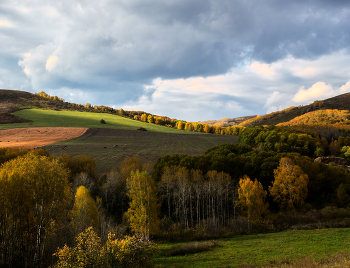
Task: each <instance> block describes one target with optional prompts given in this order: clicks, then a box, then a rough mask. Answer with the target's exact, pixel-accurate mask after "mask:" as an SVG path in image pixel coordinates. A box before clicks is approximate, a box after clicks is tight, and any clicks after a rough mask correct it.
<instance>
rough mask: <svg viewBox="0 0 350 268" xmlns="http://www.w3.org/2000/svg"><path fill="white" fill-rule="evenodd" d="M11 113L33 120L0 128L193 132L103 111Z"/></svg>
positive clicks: (37, 110) (22, 111)
mask: <svg viewBox="0 0 350 268" xmlns="http://www.w3.org/2000/svg"><path fill="white" fill-rule="evenodd" d="M13 114H14V115H16V116H18V117H20V118H24V119H29V120H32V121H33V122H32V123H16V124H1V125H0V129H10V128H24V127H84V128H110V129H124V130H136V129H138V128H139V127H144V128H146V129H147V130H148V131H151V132H162V133H181V134H193V132H189V131H182V130H177V129H172V128H168V127H164V126H158V125H155V124H148V123H144V122H140V121H136V120H131V119H128V118H124V117H121V116H118V115H112V114H104V113H88V112H77V111H54V110H40V109H24V110H20V111H17V112H15V113H13ZM101 119H104V120H105V121H106V122H107V124H101V123H100V120H101ZM197 134H198V133H197Z"/></svg>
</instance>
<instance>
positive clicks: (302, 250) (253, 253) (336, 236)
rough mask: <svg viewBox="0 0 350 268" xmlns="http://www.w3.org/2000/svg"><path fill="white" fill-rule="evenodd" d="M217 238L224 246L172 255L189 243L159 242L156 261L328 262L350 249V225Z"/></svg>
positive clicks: (166, 263) (178, 263) (166, 264)
mask: <svg viewBox="0 0 350 268" xmlns="http://www.w3.org/2000/svg"><path fill="white" fill-rule="evenodd" d="M215 241H217V242H218V243H219V244H220V246H219V247H216V248H214V249H211V250H209V251H205V252H201V253H195V254H187V255H183V256H172V257H164V256H163V254H162V252H166V251H169V249H171V248H172V247H175V246H179V245H185V244H187V243H163V244H159V248H160V254H159V256H158V257H157V259H156V263H157V264H158V265H159V267H198V268H199V267H262V266H268V267H269V266H273V267H281V265H282V264H286V263H287V264H288V263H294V262H298V261H301V262H302V263H304V264H299V265H297V266H293V267H316V266H307V265H306V264H307V263H308V262H310V259H312V260H315V261H320V260H322V262H325V259H328V258H330V257H332V256H334V255H338V254H341V253H347V254H349V253H350V247H349V244H350V229H316V230H288V231H283V232H278V233H269V234H252V235H239V236H234V237H233V238H226V239H218V240H215ZM311 262H313V261H311ZM317 267H319V266H317ZM339 267H341V266H339ZM346 267H348V266H346Z"/></svg>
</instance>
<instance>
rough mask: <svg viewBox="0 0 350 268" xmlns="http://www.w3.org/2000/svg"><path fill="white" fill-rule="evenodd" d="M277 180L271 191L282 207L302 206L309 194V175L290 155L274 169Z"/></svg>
mask: <svg viewBox="0 0 350 268" xmlns="http://www.w3.org/2000/svg"><path fill="white" fill-rule="evenodd" d="M274 175H275V180H274V182H273V184H272V187H271V186H270V187H269V191H270V194H271V196H272V197H273V200H274V201H275V202H277V203H279V204H280V206H281V208H285V207H294V205H296V206H301V205H302V204H303V203H304V200H305V198H306V197H307V194H308V189H307V184H308V182H309V177H308V176H307V174H305V173H304V172H303V171H302V169H301V168H300V167H299V166H297V165H294V163H293V161H292V160H291V159H290V158H288V157H283V158H281V160H280V163H279V166H278V168H277V169H275V170H274Z"/></svg>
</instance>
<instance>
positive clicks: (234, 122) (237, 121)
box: [199, 115, 256, 127]
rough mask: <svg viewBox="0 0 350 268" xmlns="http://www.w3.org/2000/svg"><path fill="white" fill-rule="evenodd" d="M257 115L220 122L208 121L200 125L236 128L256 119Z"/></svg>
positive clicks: (225, 119)
mask: <svg viewBox="0 0 350 268" xmlns="http://www.w3.org/2000/svg"><path fill="white" fill-rule="evenodd" d="M255 117H256V115H250V116H241V117H236V118H228V117H226V118H223V119H219V120H207V121H200V122H199V123H202V124H208V125H211V126H218V127H229V126H235V125H238V124H240V123H243V122H244V121H247V120H249V119H252V118H255Z"/></svg>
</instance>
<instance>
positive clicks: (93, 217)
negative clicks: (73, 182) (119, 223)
mask: <svg viewBox="0 0 350 268" xmlns="http://www.w3.org/2000/svg"><path fill="white" fill-rule="evenodd" d="M71 225H72V227H73V230H74V231H75V232H76V233H80V232H81V231H83V230H85V229H86V228H88V227H90V226H91V227H93V228H94V229H95V230H96V229H97V228H98V209H97V206H96V204H95V201H94V200H93V199H92V197H91V195H90V192H89V190H88V189H87V188H86V187H85V186H80V187H79V188H78V189H77V192H76V194H75V202H74V207H73V210H72V222H71Z"/></svg>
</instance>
